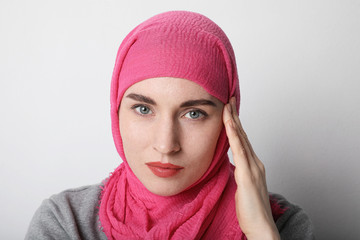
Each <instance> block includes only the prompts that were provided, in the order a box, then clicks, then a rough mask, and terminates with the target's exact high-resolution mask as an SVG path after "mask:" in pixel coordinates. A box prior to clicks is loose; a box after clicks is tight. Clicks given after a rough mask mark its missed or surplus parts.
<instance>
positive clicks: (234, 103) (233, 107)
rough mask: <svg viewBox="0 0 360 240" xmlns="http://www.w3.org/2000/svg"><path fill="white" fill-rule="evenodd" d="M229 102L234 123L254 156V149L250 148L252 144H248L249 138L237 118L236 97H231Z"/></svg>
mask: <svg viewBox="0 0 360 240" xmlns="http://www.w3.org/2000/svg"><path fill="white" fill-rule="evenodd" d="M230 104H231V108H232V116H233V118H234V120H235V122H236V124H237V125H238V127H239V132H240V134H241V135H242V136H243V137H244V139H245V141H246V143H247V145H248V146H249V150H250V153H251V155H252V156H255V152H254V150H253V148H252V146H251V144H250V141H249V138H248V136H247V134H246V132H245V131H244V129H243V127H242V124H241V121H240V118H239V114H238V112H237V109H236V99H235V97H232V98H231V99H230Z"/></svg>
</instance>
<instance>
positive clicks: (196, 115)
mask: <svg viewBox="0 0 360 240" xmlns="http://www.w3.org/2000/svg"><path fill="white" fill-rule="evenodd" d="M203 116H205V114H204V113H201V112H200V111H190V112H188V113H186V114H185V117H187V118H191V119H198V118H200V117H203Z"/></svg>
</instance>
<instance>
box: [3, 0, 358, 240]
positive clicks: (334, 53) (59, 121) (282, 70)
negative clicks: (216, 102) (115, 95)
mask: <svg viewBox="0 0 360 240" xmlns="http://www.w3.org/2000/svg"><path fill="white" fill-rule="evenodd" d="M168 10H191V11H195V12H199V13H202V14H204V15H206V16H208V17H209V18H211V19H212V20H214V21H215V22H216V23H217V24H218V25H220V27H222V28H223V30H224V31H225V32H226V33H227V35H228V37H229V38H230V41H231V42H232V44H233V47H234V50H235V54H236V58H237V64H238V68H239V76H240V87H241V97H242V99H241V110H240V117H241V119H242V122H243V126H244V128H245V131H246V132H247V133H248V136H249V138H250V141H251V142H252V145H253V147H254V149H255V151H256V153H257V154H258V156H259V158H260V159H261V160H262V161H263V162H264V164H265V166H266V169H267V181H268V188H269V191H272V192H277V193H281V194H283V195H284V196H285V197H286V198H288V199H289V200H290V201H292V202H293V203H296V204H298V205H300V206H302V207H303V208H304V209H305V210H306V211H307V213H308V214H309V216H310V217H311V219H312V221H313V223H314V227H315V233H316V236H317V238H318V239H360V177H359V171H360V163H359V162H360V144H359V143H360V137H359V136H360V127H359V123H360V110H359V109H360V107H359V104H360V94H359V91H360V83H359V81H360V1H357V0H342V1H335V0H302V1H300V0H298V1H295V0H273V1H268V0H261V1H256V0H253V1H249V0H237V1H235V0H234V1H226V0H225V1H224V0H222V1H220V0H217V1H210V0H202V1H193V0H182V1H176V2H175V1H166V0H163V1H160V0H152V1H146V0H143V1H138V0H131V1H130V0H127V1H121V0H71V1H70V0H62V1H51V0H42V1H41V0H32V1H26V0H8V1H6V0H1V1H0V111H1V112H0V114H1V115H0V116H1V117H0V184H1V186H0V187H1V197H0V206H1V218H0V239H10V240H11V239H23V238H24V235H25V232H26V230H27V227H28V224H29V221H30V219H31V217H32V215H33V214H34V212H35V210H36V209H37V207H39V206H40V204H41V202H42V200H43V199H45V198H47V197H49V196H51V195H52V194H55V193H58V192H60V191H62V190H64V189H67V188H73V187H78V186H82V185H88V184H94V183H99V182H100V181H101V180H103V179H104V178H106V177H107V176H108V175H109V173H110V172H111V171H113V170H114V168H115V167H116V166H117V165H118V164H120V162H121V159H120V158H119V156H118V154H117V152H116V150H115V147H114V144H113V140H112V135H111V127H110V112H109V110H110V105H109V104H110V100H109V88H110V79H111V74H112V70H113V66H114V61H115V56H116V52H117V48H118V46H119V45H120V42H121V41H122V39H123V38H124V37H125V35H126V34H127V33H128V32H129V31H130V30H131V29H132V28H134V27H135V26H136V25H137V24H139V23H140V22H142V21H144V20H146V19H147V18H149V17H151V16H153V15H155V14H157V13H160V12H164V11H168Z"/></svg>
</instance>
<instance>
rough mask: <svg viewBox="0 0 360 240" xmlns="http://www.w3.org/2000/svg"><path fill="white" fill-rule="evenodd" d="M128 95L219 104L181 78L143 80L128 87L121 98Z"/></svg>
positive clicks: (213, 98)
mask: <svg viewBox="0 0 360 240" xmlns="http://www.w3.org/2000/svg"><path fill="white" fill-rule="evenodd" d="M129 93H140V94H143V95H146V96H149V97H152V98H154V99H169V100H170V99H176V100H178V101H185V100H189V99H197V98H205V99H209V100H213V101H216V102H219V103H221V102H220V101H219V100H218V99H217V98H215V97H214V96H212V95H210V94H209V93H208V92H207V91H206V90H205V89H204V88H203V87H202V86H200V85H199V84H197V83H195V82H192V81H190V80H187V79H183V78H173V77H158V78H149V79H145V80H142V81H140V82H137V83H135V84H134V85H132V86H130V87H129V88H128V89H127V90H126V91H125V93H124V96H123V97H125V96H126V95H127V94H129Z"/></svg>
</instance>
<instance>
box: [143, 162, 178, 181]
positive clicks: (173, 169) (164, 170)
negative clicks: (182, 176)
mask: <svg viewBox="0 0 360 240" xmlns="http://www.w3.org/2000/svg"><path fill="white" fill-rule="evenodd" d="M146 165H147V166H148V167H149V168H150V170H151V171H152V172H153V173H154V174H155V175H156V176H158V177H162V178H168V177H172V176H174V175H175V174H177V173H178V172H179V171H180V170H181V169H183V168H184V167H181V166H177V165H174V164H171V163H161V162H149V163H146Z"/></svg>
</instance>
